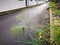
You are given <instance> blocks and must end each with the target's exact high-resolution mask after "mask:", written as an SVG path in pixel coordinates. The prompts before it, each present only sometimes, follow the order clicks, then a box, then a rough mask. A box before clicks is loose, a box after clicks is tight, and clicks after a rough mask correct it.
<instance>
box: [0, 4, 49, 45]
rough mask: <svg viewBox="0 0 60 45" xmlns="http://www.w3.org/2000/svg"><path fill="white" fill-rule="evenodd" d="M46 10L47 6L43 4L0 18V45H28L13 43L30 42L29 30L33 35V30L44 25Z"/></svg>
mask: <svg viewBox="0 0 60 45" xmlns="http://www.w3.org/2000/svg"><path fill="white" fill-rule="evenodd" d="M47 8H48V4H43V5H40V6H36V7H32V8H26V9H23V10H19V11H17V12H14V13H12V14H6V15H4V16H0V45H29V44H25V43H17V42H15V41H22V40H23V41H25V42H28V41H30V37H29V34H30V31H29V30H32V31H31V32H32V33H33V34H34V33H35V32H34V31H33V30H36V29H39V28H40V26H41V25H44V24H45V22H46V21H45V18H46V16H47V15H48V11H47V10H46V9H47ZM23 27H25V28H23ZM29 27H30V28H29ZM22 29H24V31H22ZM17 30H18V31H17ZM23 32H24V34H23ZM30 45H31V44H30Z"/></svg>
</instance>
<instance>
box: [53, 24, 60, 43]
mask: <svg viewBox="0 0 60 45" xmlns="http://www.w3.org/2000/svg"><path fill="white" fill-rule="evenodd" d="M54 31H55V37H54V39H55V42H58V43H60V26H57V25H55V26H54Z"/></svg>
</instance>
